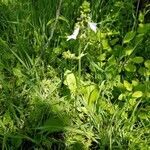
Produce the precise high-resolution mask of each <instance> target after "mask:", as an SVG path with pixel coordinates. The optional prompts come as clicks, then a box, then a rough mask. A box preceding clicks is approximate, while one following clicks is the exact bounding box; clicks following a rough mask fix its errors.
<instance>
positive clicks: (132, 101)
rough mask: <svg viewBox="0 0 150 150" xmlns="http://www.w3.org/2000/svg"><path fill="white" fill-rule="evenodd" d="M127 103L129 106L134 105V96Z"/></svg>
mask: <svg viewBox="0 0 150 150" xmlns="http://www.w3.org/2000/svg"><path fill="white" fill-rule="evenodd" d="M129 104H130V105H131V106H134V105H135V104H136V99H135V98H131V99H129Z"/></svg>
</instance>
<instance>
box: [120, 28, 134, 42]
mask: <svg viewBox="0 0 150 150" xmlns="http://www.w3.org/2000/svg"><path fill="white" fill-rule="evenodd" d="M135 34H136V32H134V31H130V32H128V33H127V34H126V35H125V37H124V39H123V43H129V42H130V41H131V40H132V39H133V38H134V37H135Z"/></svg>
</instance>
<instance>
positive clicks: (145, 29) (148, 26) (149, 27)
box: [138, 23, 150, 34]
mask: <svg viewBox="0 0 150 150" xmlns="http://www.w3.org/2000/svg"><path fill="white" fill-rule="evenodd" d="M149 30H150V23H146V24H142V23H140V24H139V27H138V33H142V34H146V33H147V32H148V31H149Z"/></svg>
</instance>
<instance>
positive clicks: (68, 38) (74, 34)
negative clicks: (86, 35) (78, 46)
mask: <svg viewBox="0 0 150 150" xmlns="http://www.w3.org/2000/svg"><path fill="white" fill-rule="evenodd" d="M79 30H80V28H79V27H78V28H76V29H75V30H74V32H73V34H71V35H69V36H67V41H69V40H71V39H74V40H76V38H77V36H78V34H79Z"/></svg>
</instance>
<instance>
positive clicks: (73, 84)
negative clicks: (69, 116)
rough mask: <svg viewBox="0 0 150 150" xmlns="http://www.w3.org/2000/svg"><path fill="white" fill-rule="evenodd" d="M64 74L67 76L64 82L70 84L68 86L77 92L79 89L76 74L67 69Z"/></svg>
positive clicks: (73, 91)
mask: <svg viewBox="0 0 150 150" xmlns="http://www.w3.org/2000/svg"><path fill="white" fill-rule="evenodd" d="M64 75H65V77H66V79H65V81H64V84H65V85H67V86H68V88H69V89H70V91H71V92H72V93H73V94H75V93H76V90H77V83H76V78H75V75H74V74H73V73H72V72H71V71H69V70H67V71H66V72H65V74H64Z"/></svg>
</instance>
